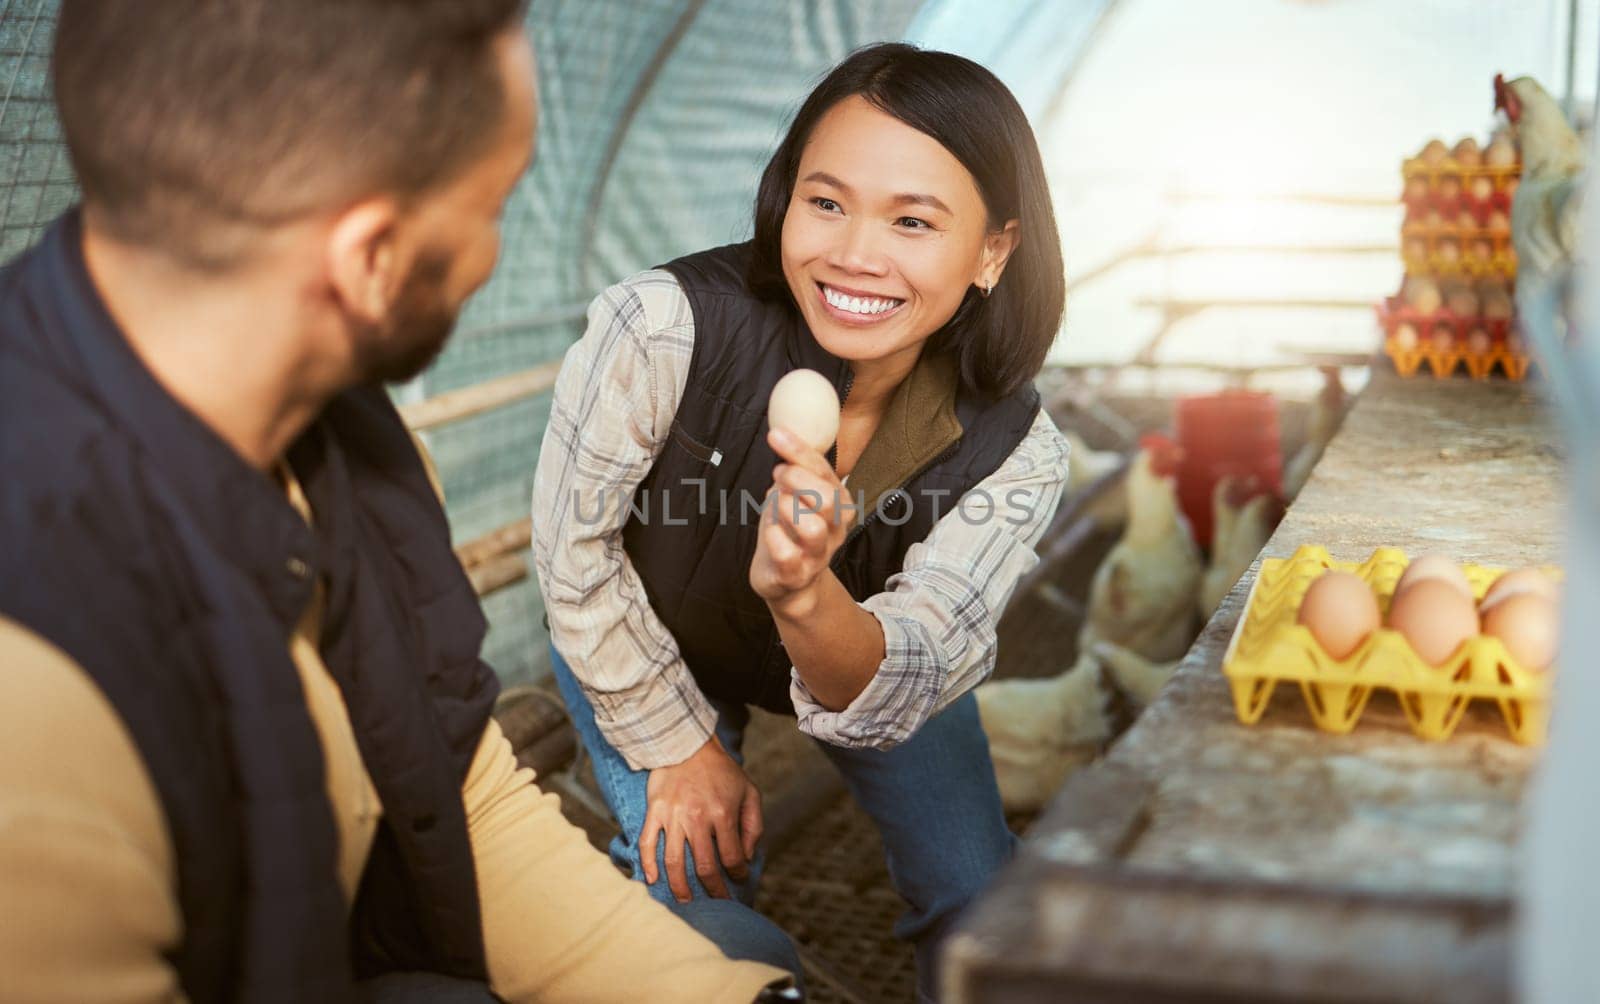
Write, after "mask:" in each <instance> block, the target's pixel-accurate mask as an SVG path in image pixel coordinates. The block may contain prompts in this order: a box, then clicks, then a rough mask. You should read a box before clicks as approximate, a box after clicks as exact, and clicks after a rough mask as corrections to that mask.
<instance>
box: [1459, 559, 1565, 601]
mask: <svg viewBox="0 0 1600 1004" xmlns="http://www.w3.org/2000/svg"><path fill="white" fill-rule="evenodd" d="M1513 593H1538V594H1539V595H1540V596H1543V597H1545V598H1547V599H1552V600H1554V599H1559V598H1560V596H1561V587H1560V586H1557V585H1556V584H1555V583H1554V582H1553V581H1551V579H1550V576H1548V575H1546V574H1544V572H1542V571H1540V570H1539V569H1537V568H1518V569H1514V570H1513V571H1509V572H1504V573H1502V574H1501V575H1500V577H1499V578H1497V579H1495V580H1494V582H1493V584H1491V585H1490V586H1489V588H1488V590H1486V591H1485V592H1484V594H1483V602H1481V603H1479V604H1478V607H1479V609H1480V610H1481V609H1484V608H1486V607H1488V606H1489V605H1490V604H1492V603H1494V602H1495V601H1496V600H1498V599H1500V598H1501V597H1504V596H1510V595H1511V594H1513Z"/></svg>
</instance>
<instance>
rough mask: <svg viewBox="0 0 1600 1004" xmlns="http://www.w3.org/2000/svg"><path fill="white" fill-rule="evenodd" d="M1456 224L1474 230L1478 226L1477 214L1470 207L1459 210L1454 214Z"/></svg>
mask: <svg viewBox="0 0 1600 1004" xmlns="http://www.w3.org/2000/svg"><path fill="white" fill-rule="evenodd" d="M1456 226H1458V227H1462V228H1464V229H1467V230H1476V229H1477V228H1478V214H1477V213H1474V212H1473V211H1472V210H1470V209H1463V210H1461V212H1459V213H1457V214H1456Z"/></svg>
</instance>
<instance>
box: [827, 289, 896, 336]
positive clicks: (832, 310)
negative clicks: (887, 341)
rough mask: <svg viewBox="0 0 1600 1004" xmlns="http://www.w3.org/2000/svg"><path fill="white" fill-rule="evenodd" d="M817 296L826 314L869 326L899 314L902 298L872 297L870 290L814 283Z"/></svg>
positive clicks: (838, 320) (853, 325) (837, 319)
mask: <svg viewBox="0 0 1600 1004" xmlns="http://www.w3.org/2000/svg"><path fill="white" fill-rule="evenodd" d="M816 285H817V299H818V301H819V302H820V303H821V305H822V308H823V309H824V310H825V311H827V314H828V316H829V317H831V318H833V319H834V320H835V321H837V322H839V323H840V324H848V325H850V326H851V327H858V328H859V327H870V326H872V325H875V324H881V323H883V322H884V321H886V320H888V319H889V318H891V317H893V316H895V315H896V314H898V313H900V308H901V307H903V306H905V303H906V301H905V300H902V299H898V298H896V297H892V296H875V295H873V294H872V293H870V292H867V291H865V290H859V289H852V288H851V287H848V286H835V285H834V284H832V283H827V282H818V283H817V284H816Z"/></svg>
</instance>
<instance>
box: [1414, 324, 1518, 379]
mask: <svg viewBox="0 0 1600 1004" xmlns="http://www.w3.org/2000/svg"><path fill="white" fill-rule="evenodd" d="M1383 352H1384V354H1385V355H1387V356H1388V357H1389V358H1390V359H1391V360H1392V361H1393V362H1394V368H1395V372H1396V373H1399V374H1400V375H1401V376H1403V377H1412V376H1416V375H1417V371H1418V370H1419V369H1421V367H1422V364H1423V363H1427V364H1428V368H1429V369H1431V370H1432V371H1433V375H1434V377H1436V378H1437V379H1440V380H1448V379H1450V377H1452V376H1454V375H1455V372H1456V370H1457V368H1459V367H1460V366H1462V365H1465V366H1466V368H1467V375H1468V376H1470V377H1472V379H1474V380H1487V379H1489V377H1490V376H1491V375H1493V373H1494V371H1495V368H1496V367H1499V369H1500V371H1501V372H1503V373H1504V374H1505V375H1506V378H1507V379H1509V380H1526V379H1527V377H1528V366H1529V365H1530V364H1531V363H1532V362H1533V358H1532V357H1531V356H1529V355H1528V353H1527V352H1525V351H1523V350H1522V349H1520V348H1512V347H1511V346H1509V345H1507V344H1506V343H1505V342H1503V341H1502V342H1494V343H1492V344H1491V346H1490V348H1489V349H1488V351H1485V352H1477V351H1474V350H1473V349H1470V348H1468V347H1467V346H1464V345H1454V346H1452V347H1450V348H1448V349H1439V348H1434V347H1433V346H1431V345H1414V346H1412V347H1410V348H1403V347H1402V346H1401V343H1400V340H1399V339H1398V338H1395V337H1394V336H1393V335H1391V336H1389V337H1388V338H1385V339H1384V341H1383Z"/></svg>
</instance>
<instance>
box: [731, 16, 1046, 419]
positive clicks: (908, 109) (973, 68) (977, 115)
mask: <svg viewBox="0 0 1600 1004" xmlns="http://www.w3.org/2000/svg"><path fill="white" fill-rule="evenodd" d="M855 96H860V97H863V98H865V99H866V100H868V101H870V102H871V103H872V104H873V105H875V106H876V107H877V108H879V109H881V110H882V111H883V112H885V113H886V114H889V115H892V116H894V117H895V118H897V119H899V120H900V121H902V122H904V123H905V124H906V125H909V126H911V127H912V128H913V129H916V130H918V131H920V132H923V133H926V134H927V135H929V136H931V137H933V138H934V139H935V140H938V141H939V143H940V145H942V146H943V147H944V148H945V149H946V150H949V151H950V153H951V154H952V155H953V156H954V157H955V158H956V159H957V160H959V161H960V162H961V163H962V164H963V165H964V166H965V167H966V169H967V170H968V171H969V172H971V174H972V177H973V179H974V180H975V181H976V182H977V185H978V191H979V193H980V194H982V196H983V202H984V206H985V208H987V210H988V212H989V227H990V229H991V231H993V230H997V229H999V228H1000V227H1003V226H1004V225H1005V223H1006V221H1007V220H1017V221H1019V222H1018V229H1019V230H1020V232H1021V233H1020V240H1019V242H1018V244H1017V249H1016V251H1015V252H1014V253H1013V254H1012V255H1011V260H1010V262H1009V263H1008V264H1007V265H1006V270H1005V277H1004V278H1003V279H1002V280H1001V281H1000V284H999V285H997V286H996V287H995V288H994V294H993V295H992V296H990V297H988V298H987V299H985V298H984V297H983V296H982V295H980V294H979V293H978V292H977V291H976V290H975V289H969V290H968V291H967V296H966V299H964V300H963V301H962V303H961V306H960V308H959V309H957V311H956V313H955V316H954V317H952V318H951V319H950V322H949V323H948V324H946V325H945V326H944V327H943V328H942V329H940V330H939V332H938V333H937V334H935V335H934V336H933V338H932V339H931V340H930V341H929V343H928V348H929V350H930V351H935V352H953V353H956V355H957V358H958V360H959V364H960V370H961V379H962V383H963V384H964V385H965V386H966V387H967V388H968V389H969V390H971V391H973V392H975V393H978V394H980V395H983V396H987V397H1001V396H1004V395H1006V394H1009V393H1011V392H1012V391H1015V390H1017V389H1018V388H1020V387H1023V386H1024V385H1026V384H1027V383H1028V381H1030V380H1032V379H1033V378H1034V377H1035V376H1037V375H1038V373H1039V370H1040V368H1042V367H1043V366H1044V360H1045V356H1046V355H1048V354H1049V351H1050V345H1051V343H1052V342H1053V341H1054V340H1055V336H1056V332H1057V330H1058V329H1059V328H1060V326H1061V312H1062V309H1063V307H1064V306H1065V303H1066V277H1065V272H1064V270H1063V268H1062V264H1061V240H1060V237H1058V236H1057V233H1056V218H1055V210H1054V209H1053V208H1052V207H1051V204H1050V189H1049V186H1048V185H1047V184H1046V182H1045V175H1044V164H1043V162H1042V160H1041V159H1040V157H1039V146H1038V143H1037V142H1035V140H1034V137H1033V130H1032V129H1031V128H1030V127H1029V125H1028V118H1027V116H1026V115H1024V114H1023V112H1022V108H1021V106H1019V105H1018V104H1017V99H1016V98H1015V97H1013V96H1012V94H1011V92H1010V91H1009V90H1007V89H1006V85H1005V84H1003V83H1001V82H1000V80H999V78H997V77H996V76H995V75H994V74H992V73H990V72H989V71H988V70H986V69H984V68H983V67H982V66H979V65H978V64H977V63H974V62H972V61H971V60H970V59H963V58H962V57H960V56H956V55H952V54H950V53H948V52H931V51H925V50H922V49H918V48H916V47H915V46H910V45H902V44H899V43H887V44H882V45H873V46H868V47H867V48H864V49H860V50H858V51H856V52H855V53H853V54H852V55H851V56H849V57H848V58H847V59H845V61H844V62H842V63H840V64H839V65H838V66H836V67H834V69H833V70H832V72H830V73H829V74H828V75H827V76H826V77H825V78H823V80H822V82H821V83H820V84H818V85H817V87H816V89H815V90H813V91H812V92H811V94H810V96H809V97H807V98H806V100H805V103H804V104H803V105H801V106H800V111H799V112H798V113H797V114H796V115H795V119H794V122H793V123H792V124H791V125H790V126H789V132H788V134H787V135H785V136H784V138H783V142H782V143H781V144H779V146H778V149H777V152H775V153H774V154H773V155H772V159H771V160H770V161H768V162H767V168H766V171H765V173H764V174H762V176H761V187H760V189H759V191H758V192H757V193H756V207H755V247H754V253H753V254H752V256H751V259H750V267H749V272H748V281H749V284H750V288H751V290H752V291H753V292H755V293H756V294H757V295H758V296H762V297H764V298H767V299H774V300H777V299H785V298H788V299H791V302H792V297H791V294H790V291H789V287H788V283H787V282H786V281H785V280H784V276H783V258H782V252H781V248H780V244H781V241H782V235H783V218H784V215H785V214H786V213H787V212H788V211H789V201H790V198H791V197H792V196H793V194H794V183H795V175H796V173H797V172H798V171H799V169H800V155H801V153H802V152H803V151H804V150H805V145H806V142H807V141H808V140H809V139H810V138H811V132H812V130H813V129H815V128H816V125H817V122H818V121H819V120H820V119H821V118H822V117H823V116H824V115H826V114H827V113H828V111H829V110H830V109H831V108H833V106H834V105H837V104H838V103H839V102H841V101H843V100H845V99H846V98H850V97H855Z"/></svg>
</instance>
